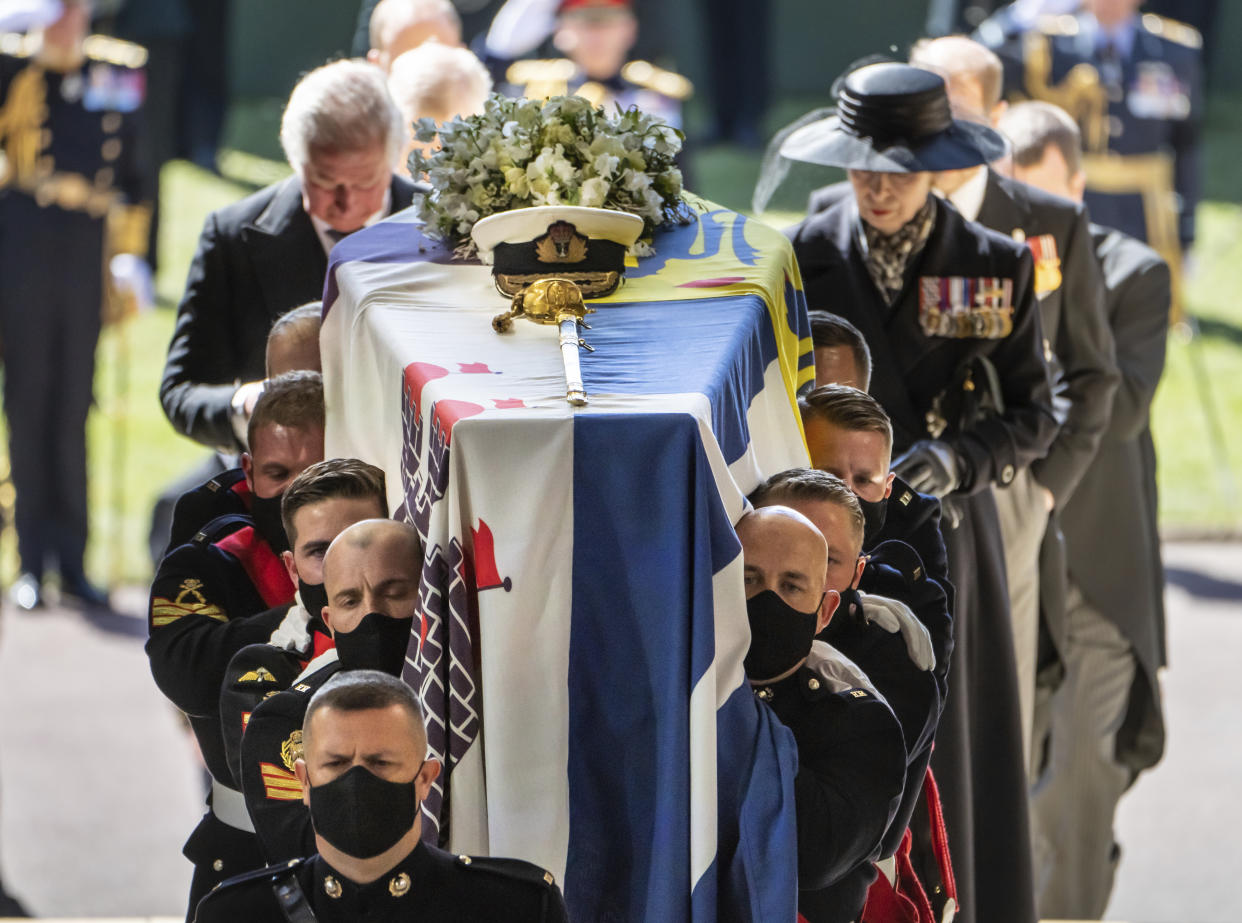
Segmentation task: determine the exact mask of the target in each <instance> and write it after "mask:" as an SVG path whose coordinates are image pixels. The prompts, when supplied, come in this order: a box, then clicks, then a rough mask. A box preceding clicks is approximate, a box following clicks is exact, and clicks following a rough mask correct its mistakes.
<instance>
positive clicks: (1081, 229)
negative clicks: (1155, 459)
mask: <svg viewBox="0 0 1242 923" xmlns="http://www.w3.org/2000/svg"><path fill="white" fill-rule="evenodd" d="M977 220H978V222H979V223H980V224H982V225H983V226H984V227H986V228H991V229H992V230H994V231H999V232H1000V233H1002V234H1005V235H1006V236H1010V237H1012V236H1013V234H1014V232H1015V231H1019V230H1020V231H1022V233H1023V235H1024V236H1025V239H1026V240H1027V241H1030V240H1032V239H1033V238H1035V237H1038V236H1040V235H1045V234H1049V235H1051V236H1052V237H1053V238H1054V239H1055V240H1056V246H1057V255H1058V256H1059V258H1060V261H1061V266H1060V270H1061V284H1060V285H1059V286H1057V287H1056V288H1055V289H1053V290H1052V291H1049V292H1047V293H1044V294H1043V296H1042V297H1038V295H1037V297H1038V301H1039V313H1040V317H1041V319H1042V321H1043V328H1044V339H1045V341H1046V342H1047V343H1048V344H1049V345H1050V346H1051V347H1052V353H1053V356H1054V360H1050V361H1053V363H1054V369H1053V371H1054V375H1053V381H1054V386H1055V387H1056V389H1057V397H1058V398H1059V399H1060V400H1061V401H1068V407H1064V408H1058V409H1059V410H1060V411H1061V413H1062V414H1063V416H1064V419H1063V422H1062V423H1061V428H1060V430H1059V431H1058V432H1057V435H1056V438H1055V439H1054V440H1053V441H1052V445H1051V446H1050V447H1049V448H1048V454H1047V455H1046V456H1044V457H1043V458H1041V459H1039V460H1037V461H1036V462H1035V463H1034V464H1032V465H1031V473H1032V474H1034V475H1035V479H1036V480H1037V481H1039V483H1040V484H1042V485H1043V486H1044V487H1047V488H1048V489H1049V490H1051V491H1052V494H1053V496H1054V497H1056V498H1057V503H1058V505H1063V504H1064V503H1065V502H1066V501H1067V500H1068V499H1069V498H1070V496H1071V495H1072V494H1073V492H1074V488H1075V487H1076V486H1077V484H1078V481H1079V480H1080V479H1081V478H1082V476H1083V474H1084V473H1085V472H1086V470H1087V468H1088V467H1089V466H1090V464H1091V459H1093V458H1094V457H1095V452H1096V448H1097V447H1098V446H1099V443H1100V439H1101V438H1102V437H1103V435H1104V430H1105V428H1106V427H1107V426H1108V415H1109V410H1110V409H1111V407H1112V403H1113V392H1115V391H1116V390H1117V384H1118V382H1119V381H1120V378H1121V376H1120V374H1119V373H1118V371H1117V365H1116V358H1115V355H1114V347H1113V335H1112V332H1111V331H1110V330H1109V327H1108V320H1107V318H1106V317H1105V316H1104V280H1103V277H1102V276H1101V274H1100V268H1099V264H1098V263H1097V262H1096V260H1095V254H1094V253H1093V250H1092V245H1091V234H1090V231H1089V228H1088V220H1087V212H1086V210H1085V209H1084V208H1083V207H1082V206H1081V205H1078V204H1076V203H1074V202H1071V201H1069V200H1068V199H1062V198H1059V197H1057V196H1053V195H1049V194H1048V193H1046V192H1043V191H1042V190H1039V189H1035V188H1033V187H1031V186H1028V185H1026V184H1025V183H1019V182H1017V181H1016V180H1012V179H1009V178H1008V177H1004V176H1001V175H1000V174H998V173H997V172H996V171H995V170H989V171H988V183H987V188H986V190H985V192H984V194H983V205H982V207H981V208H980V209H979V217H978V219H977ZM1057 372H1059V373H1060V374H1059V375H1057V374H1055V373H1057ZM1059 402H1060V401H1059Z"/></svg>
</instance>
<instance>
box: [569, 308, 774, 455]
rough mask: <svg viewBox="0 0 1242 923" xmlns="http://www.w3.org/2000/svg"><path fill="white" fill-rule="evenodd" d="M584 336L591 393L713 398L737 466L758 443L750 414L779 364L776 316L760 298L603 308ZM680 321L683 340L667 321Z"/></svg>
mask: <svg viewBox="0 0 1242 923" xmlns="http://www.w3.org/2000/svg"><path fill="white" fill-rule="evenodd" d="M598 311H599V313H598V314H597V315H595V316H594V317H592V318H588V323H590V324H591V330H589V331H587V332H586V333H585V334H583V336H584V337H585V339H586V340H587V342H588V343H590V344H591V345H592V346H594V347H595V348H596V352H594V353H583V354H582V377H583V381H584V382H585V384H586V390H587V394H678V393H699V394H705V395H707V398H708V400H709V401H710V402H711V408H712V431H713V432H714V433H715V434H716V441H717V442H718V443H720V449H721V451H722V452H723V453H724V458H725V462H726V463H728V464H732V463H733V462H735V461H737V460H738V459H739V458H741V457H742V455H743V454H744V453H745V451H746V447H747V446H748V445H749V444H750V428H749V426H748V425H747V422H746V412H747V410H749V409H750V404H751V401H753V400H754V398H755V396H756V395H757V394H758V393H759V392H760V391H762V390H763V375H764V372H765V370H766V369H767V367H768V366H769V365H770V364H771V363H772V362H774V361H775V360H776V357H777V348H776V335H775V332H774V331H773V329H772V318H771V315H770V314H769V312H768V309H767V306H766V305H765V304H764V302H763V299H762V298H760V297H759V296H758V295H737V296H733V297H725V298H698V299H693V300H687V301H661V302H643V303H636V304H602V305H599V306H598ZM672 315H676V317H677V329H678V335H677V336H676V337H670V336H668V335H667V331H666V326H667V325H666V324H665V320H666V319H667V318H668V317H670V316H672Z"/></svg>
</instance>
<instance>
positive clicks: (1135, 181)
mask: <svg viewBox="0 0 1242 923" xmlns="http://www.w3.org/2000/svg"><path fill="white" fill-rule="evenodd" d="M1141 4H1142V0H1084V2H1083V3H1081V4H1080V5H1079V6H1080V8H1079V9H1078V10H1077V11H1075V12H1070V13H1067V14H1066V15H1060V16H1044V17H1041V18H1039V19H1038V20H1037V21H1036V22H1035V24H1034V27H1033V28H1031V29H1029V30H1028V31H1026V32H1024V33H1022V34H1018V35H1014V36H1006V35H1005V34H1004V32H1003V30H998V29H995V28H992V27H991V26H990V25H989V24H985V25H984V26H981V27H980V29H979V32H978V38H979V40H980V41H982V42H984V43H985V44H987V45H988V46H989V47H992V48H995V49H996V51H997V52H998V53H999V54H1000V56H1001V58H1003V59H1004V62H1005V91H1006V93H1007V94H1008V95H1009V96H1010V97H1011V98H1015V99H1042V100H1044V101H1046V102H1051V103H1055V104H1057V105H1059V106H1061V107H1062V108H1065V109H1067V110H1068V111H1069V112H1070V114H1071V115H1072V116H1073V117H1074V118H1075V119H1076V120H1077V121H1078V124H1079V128H1080V130H1081V131H1082V133H1083V143H1084V146H1085V149H1086V151H1087V153H1088V154H1089V155H1091V158H1092V161H1093V162H1092V163H1091V164H1090V166H1089V169H1088V171H1087V190H1086V194H1085V196H1084V200H1085V202H1086V204H1087V206H1088V208H1090V210H1091V218H1092V220H1093V221H1098V222H1099V223H1100V224H1102V225H1104V226H1105V227H1110V228H1116V229H1118V230H1120V231H1124V232H1125V233H1126V234H1129V235H1130V236H1131V237H1134V238H1137V239H1138V240H1140V241H1143V242H1145V243H1147V244H1149V245H1150V246H1151V247H1152V248H1154V249H1155V250H1157V251H1158V252H1159V253H1160V254H1161V255H1162V256H1163V257H1164V258H1165V259H1166V261H1168V262H1170V264H1171V265H1170V269H1171V270H1172V271H1173V272H1174V279H1175V282H1176V276H1177V271H1178V269H1179V267H1178V266H1177V265H1176V262H1177V260H1178V259H1180V251H1181V250H1184V249H1185V248H1187V247H1189V246H1190V245H1191V244H1192V243H1193V242H1194V238H1195V207H1196V206H1197V205H1198V204H1199V193H1200V186H1201V174H1202V169H1203V167H1202V163H1201V151H1200V126H1201V123H1202V120H1203V85H1202V84H1203V74H1202V62H1201V55H1202V47H1203V37H1202V36H1201V35H1200V34H1199V32H1198V30H1196V29H1195V28H1193V27H1192V26H1188V25H1186V24H1184V23H1181V22H1177V21H1176V20H1172V19H1166V18H1164V17H1163V16H1157V15H1155V14H1154V13H1147V14H1143V15H1140V14H1139V7H1140V6H1141ZM1071 73H1073V75H1074V76H1073V77H1071V76H1070V75H1071ZM1175 288H1176V285H1175ZM1175 295H1176V292H1175Z"/></svg>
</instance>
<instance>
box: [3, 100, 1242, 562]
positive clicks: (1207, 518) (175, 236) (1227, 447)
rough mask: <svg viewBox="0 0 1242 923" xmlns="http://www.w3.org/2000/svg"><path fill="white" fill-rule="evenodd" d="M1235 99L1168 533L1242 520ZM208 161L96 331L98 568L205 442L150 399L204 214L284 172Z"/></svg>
mask: <svg viewBox="0 0 1242 923" xmlns="http://www.w3.org/2000/svg"><path fill="white" fill-rule="evenodd" d="M804 103H805V105H803V104H804ZM815 104H816V101H814V100H800V101H794V102H790V103H787V104H786V105H784V106H783V107H782V108H781V109H780V110H778V112H777V113H776V115H775V116H774V119H773V125H774V127H775V126H776V125H779V124H780V123H781V120H782V119H785V120H787V119H791V118H793V117H794V116H796V115H797V114H798V112H799V111H802V110H803V109H806V108H810V107H811V106H813V105H815ZM1239 105H1240V102H1239V101H1237V100H1233V101H1230V105H1229V106H1228V107H1227V108H1226V107H1224V106H1223V105H1221V104H1218V105H1217V106H1216V107H1215V109H1214V112H1213V116H1214V118H1213V119H1212V124H1213V128H1212V130H1211V131H1210V132H1209V135H1208V139H1209V143H1208V150H1207V157H1206V161H1207V163H1208V166H1209V172H1208V176H1207V182H1206V184H1205V185H1206V188H1207V192H1208V194H1209V195H1214V196H1217V197H1218V198H1217V199H1216V200H1214V201H1208V202H1205V203H1204V204H1203V205H1202V206H1201V208H1200V212H1199V227H1200V231H1199V241H1200V242H1199V245H1198V247H1197V250H1196V253H1195V258H1196V263H1195V269H1194V272H1193V274H1192V275H1191V277H1190V278H1189V280H1188V284H1187V302H1188V305H1189V308H1190V310H1191V312H1192V313H1193V314H1194V316H1195V317H1196V318H1197V319H1198V321H1199V328H1200V331H1199V335H1198V336H1197V337H1196V338H1194V339H1193V340H1190V339H1188V338H1187V337H1185V336H1183V335H1179V334H1177V333H1175V334H1174V335H1173V336H1171V337H1170V341H1169V354H1168V366H1167V369H1166V372H1165V376H1164V380H1163V381H1162V383H1161V386H1160V390H1159V392H1158V393H1157V395H1156V403H1155V424H1154V430H1155V436H1156V442H1157V450H1158V452H1159V454H1160V461H1161V468H1160V488H1161V522H1162V525H1163V527H1164V529H1165V530H1166V532H1167V533H1169V534H1183V535H1184V534H1187V533H1211V534H1222V533H1229V534H1235V535H1236V534H1238V533H1242V499H1240V498H1239V494H1240V493H1242V432H1239V431H1238V427H1237V425H1236V424H1237V423H1238V422H1239V421H1242V303H1239V298H1238V295H1239V293H1242V205H1239V204H1237V203H1238V202H1239V201H1242V180H1239V179H1238V177H1239V176H1242V174H1238V173H1237V172H1236V171H1233V170H1232V166H1231V164H1232V161H1231V159H1230V158H1231V157H1233V156H1236V155H1235V154H1234V153H1233V151H1236V149H1237V144H1236V143H1235V142H1242V129H1239V128H1237V127H1236V126H1235V125H1234V124H1231V123H1230V121H1229V119H1228V118H1227V115H1228V114H1229V113H1230V112H1236V111H1238V108H1239ZM258 121H259V122H260V123H262V124H266V122H267V121H270V119H259V120H258ZM759 162H760V158H759V155H758V154H757V153H752V152H747V151H741V150H737V149H732V148H715V149H709V150H706V151H704V152H702V153H701V154H700V155H699V156H697V157H696V158H695V160H694V162H693V164H692V176H693V177H694V183H695V187H696V191H698V192H700V193H701V194H703V195H705V196H706V197H708V198H710V199H712V200H714V201H716V202H720V203H721V204H723V205H727V206H729V207H731V208H735V209H738V210H747V211H748V210H749V208H750V195H751V190H752V188H753V185H754V180H755V177H756V176H757V175H758V172H759ZM221 167H222V169H223V171H224V172H225V174H226V175H227V176H229V177H230V179H222V178H220V177H218V176H215V175H212V174H209V173H206V172H204V171H202V170H198V169H197V168H195V167H192V166H190V165H188V164H185V163H181V162H174V163H171V164H169V165H168V166H167V167H166V168H165V171H164V175H163V187H162V189H163V197H164V199H163V203H164V204H163V216H162V218H163V220H162V224H161V230H160V246H161V252H162V262H161V267H160V272H159V277H158V279H157V292H158V296H159V300H160V302H161V307H160V308H159V309H157V310H155V311H153V312H150V313H148V314H146V315H143V316H141V317H138V318H136V319H134V320H132V321H130V322H129V323H128V324H126V325H125V326H124V327H122V328H113V329H110V330H108V331H106V332H105V334H104V336H103V338H102V339H101V341H100V344H99V363H98V373H97V381H96V389H95V393H96V398H97V404H98V406H97V408H96V409H95V410H94V411H93V412H92V414H91V419H90V422H89V439H90V490H91V510H92V539H91V544H90V548H89V551H88V567H89V570H90V572H91V574H92V575H93V576H94V577H95V578H96V579H97V580H100V581H107V582H110V583H114V584H115V583H142V582H145V581H146V580H148V579H149V578H150V574H151V566H150V562H149V560H148V557H147V550H146V549H147V528H148V525H149V518H150V509H151V505H152V502H153V501H154V499H155V497H156V496H158V494H159V493H160V491H161V489H162V488H163V487H164V485H166V484H167V483H169V482H170V481H172V480H173V479H174V478H176V477H177V476H178V475H180V474H182V473H183V472H184V471H186V470H187V469H188V468H190V467H191V466H192V465H193V464H195V463H196V462H198V461H199V460H201V459H202V458H204V457H205V455H206V450H205V449H203V448H201V447H200V446H198V445H196V444H195V443H192V442H190V441H189V440H187V439H184V438H182V437H180V436H178V435H177V434H176V433H174V432H173V430H172V428H171V427H170V426H169V424H168V422H167V421H166V420H165V419H164V415H163V412H162V411H161V409H160V406H159V400H158V387H159V379H160V374H161V372H162V370H163V361H164V354H165V351H166V349H167V345H168V340H169V337H170V336H171V333H172V325H173V320H174V314H175V312H174V310H173V308H174V306H175V304H176V302H177V301H178V299H179V298H180V296H181V292H182V288H183V286H184V283H185V275H186V271H187V268H188V266H189V262H190V259H191V257H192V255H193V252H194V248H195V245H196V243H197V240H198V235H199V231H200V230H201V228H202V222H203V218H204V217H205V216H206V214H207V213H208V212H209V211H211V210H212V209H214V208H218V207H220V206H222V205H225V204H227V203H229V202H232V201H235V200H236V199H238V198H240V197H241V196H243V195H245V194H246V193H247V192H249V191H250V190H252V189H254V188H256V187H258V186H260V185H263V184H265V183H267V182H271V181H272V180H273V179H275V178H278V177H279V176H281V175H284V174H285V173H286V172H287V171H286V168H285V167H284V166H283V165H282V164H279V163H276V162H273V161H271V160H268V159H263V158H259V157H254V156H251V155H245V154H239V153H229V154H227V155H226V156H225V157H224V158H222V160H221ZM831 178H832V174H831V173H830V172H828V171H815V170H814V169H809V168H808V169H807V170H802V169H801V168H799V169H795V170H794V171H793V172H792V173H791V174H790V176H789V178H788V180H787V181H786V183H785V185H784V186H783V187H782V189H781V192H780V194H779V195H778V196H777V198H776V199H775V200H774V201H773V203H772V206H771V207H772V210H771V211H769V212H768V213H767V214H765V215H764V219H765V220H767V221H769V222H770V223H772V224H774V225H776V226H779V227H783V226H785V225H787V224H789V223H791V222H793V221H795V220H797V218H798V217H799V215H798V210H799V209H800V208H801V207H802V206H803V204H804V203H805V202H806V194H807V192H808V191H809V190H810V189H812V188H814V187H815V186H817V185H820V184H822V183H824V182H827V181H829V180H831ZM1119 502H1124V499H1123V498H1119ZM13 544H14V543H13V541H12V537H11V532H10V533H9V534H8V535H6V540H5V542H4V546H3V551H2V554H0V575H2V576H3V577H4V578H5V579H6V580H7V579H8V578H11V577H12V575H13V573H14V572H15V570H16V555H15V550H14V548H13Z"/></svg>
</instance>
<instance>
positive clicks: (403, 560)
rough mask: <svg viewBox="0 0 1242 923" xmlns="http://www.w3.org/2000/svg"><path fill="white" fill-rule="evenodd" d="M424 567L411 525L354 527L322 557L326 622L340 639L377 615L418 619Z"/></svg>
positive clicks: (384, 522) (385, 522)
mask: <svg viewBox="0 0 1242 923" xmlns="http://www.w3.org/2000/svg"><path fill="white" fill-rule="evenodd" d="M422 568H423V555H422V543H421V542H420V541H419V538H418V532H417V530H415V528H414V527H413V526H411V525H408V524H406V523H404V522H396V521H394V520H392V519H364V520H363V521H362V522H356V523H354V524H353V525H352V526H350V527H349V528H347V529H345V530H344V531H343V532H341V533H340V534H339V535H338V536H337V537H336V538H335V539H333V540H332V544H331V545H329V546H328V552H327V554H325V555H324V559H323V584H324V592H326V593H327V595H328V607H327V609H325V610H324V621H326V622H327V623H328V627H329V628H330V629H331V630H332V632H333V635H336V634H337V633H338V632H345V633H349V632H351V631H353V630H354V628H355V627H356V626H357V625H358V623H359V622H360V621H361V620H362V619H363V618H364V617H365V616H366V615H368V614H370V613H373V612H377V613H379V614H381V615H386V616H389V617H391V618H399V619H406V618H414V617H415V616H416V615H417V612H418V585H419V578H420V576H421V575H422Z"/></svg>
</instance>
